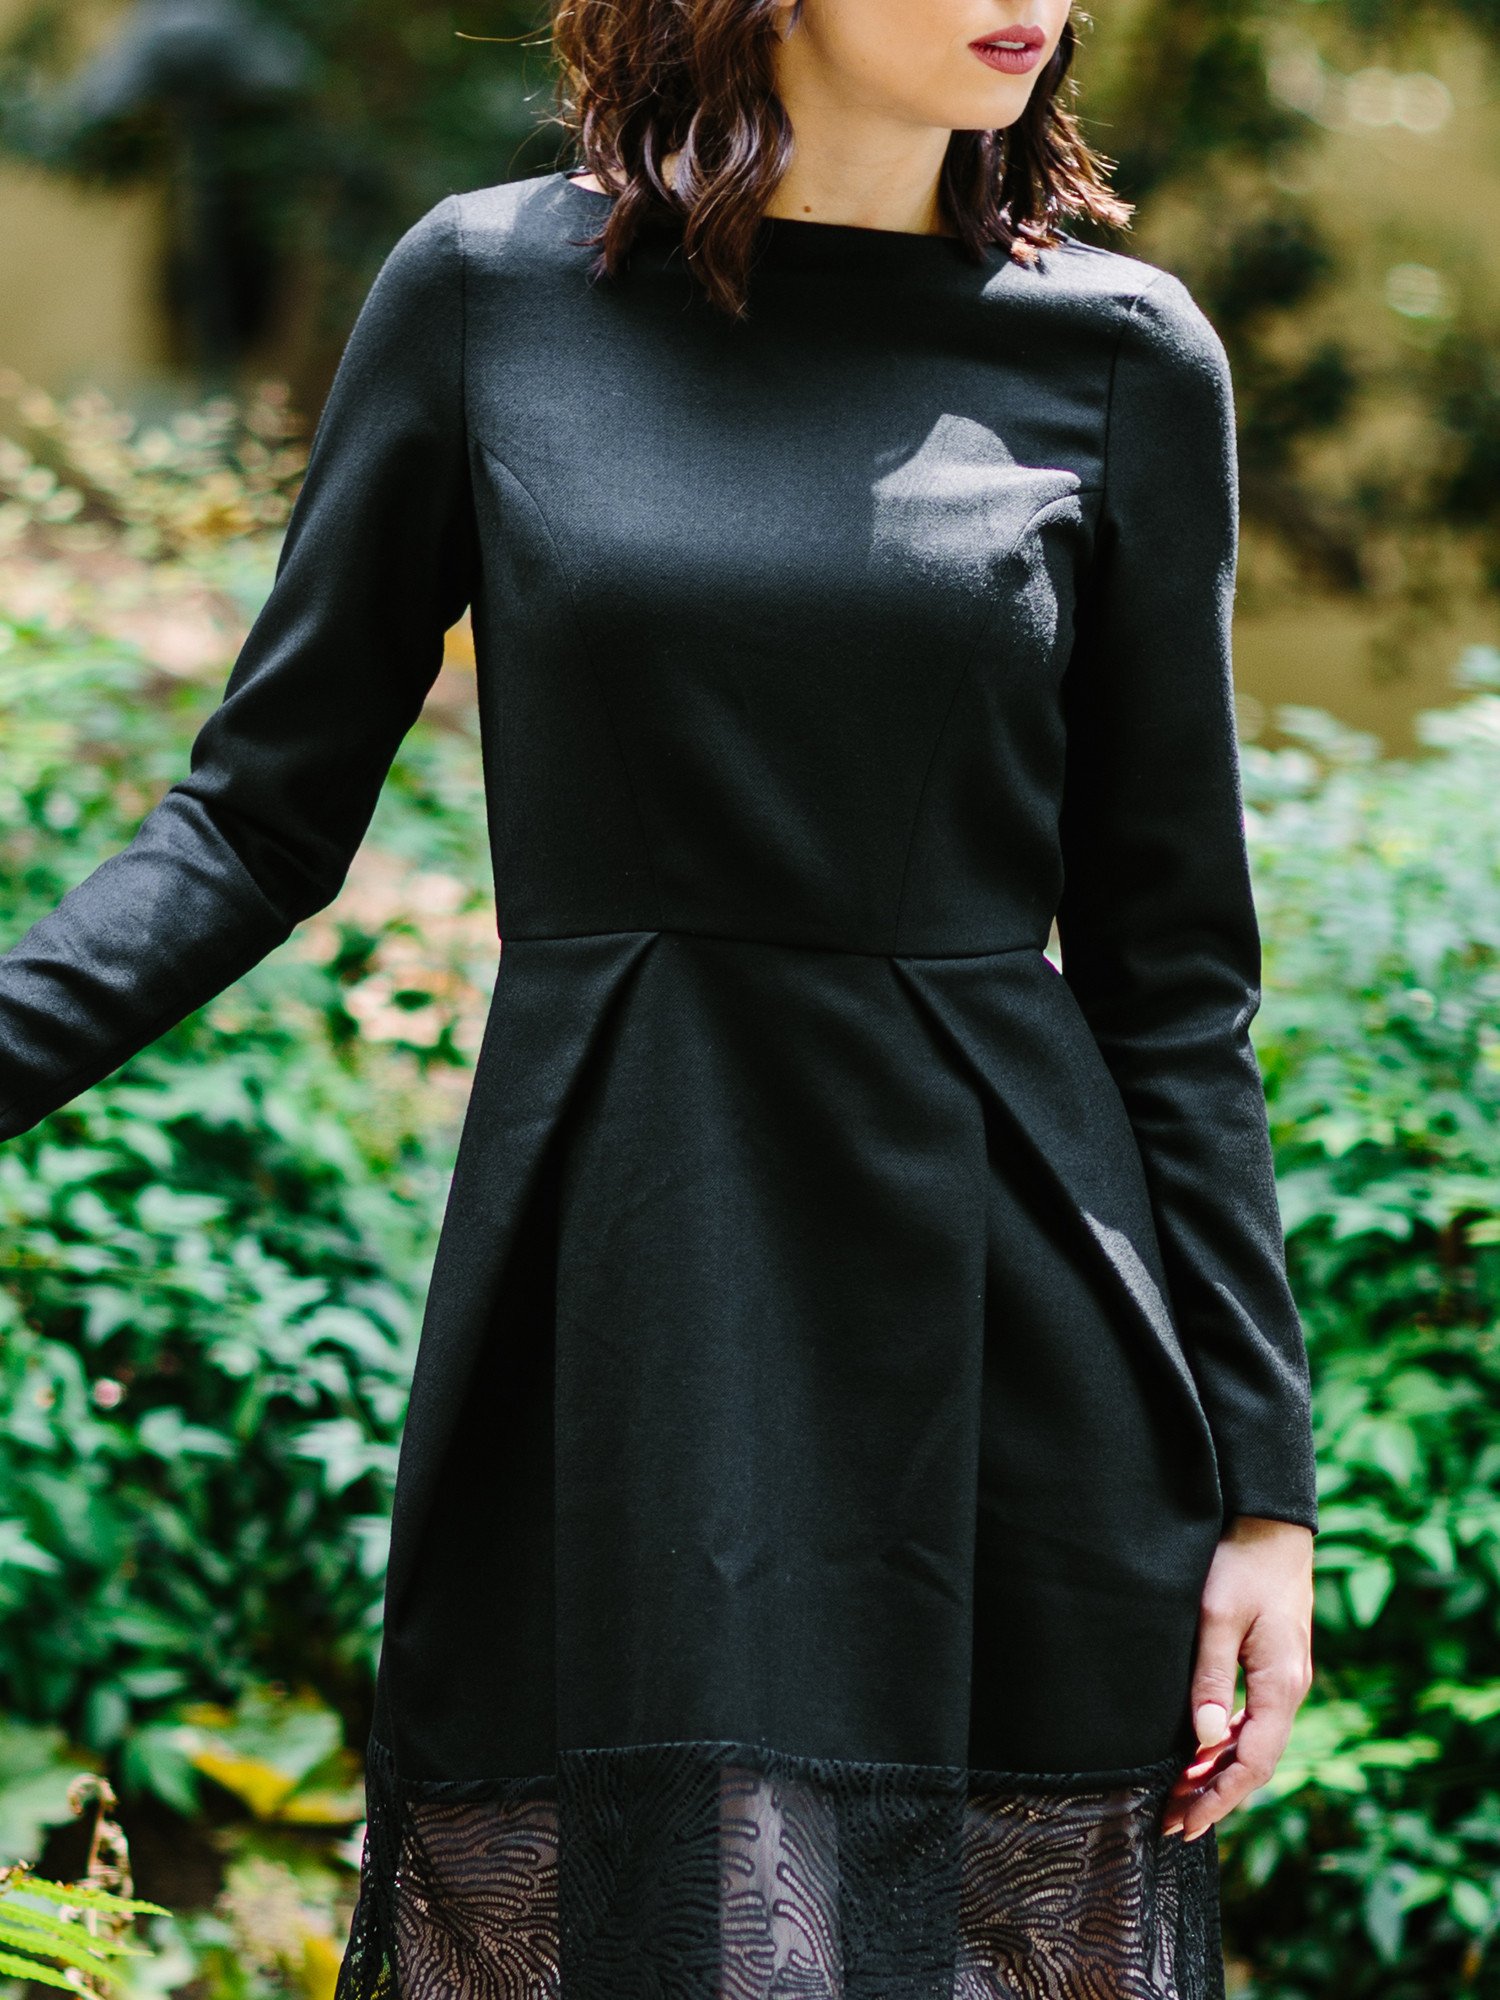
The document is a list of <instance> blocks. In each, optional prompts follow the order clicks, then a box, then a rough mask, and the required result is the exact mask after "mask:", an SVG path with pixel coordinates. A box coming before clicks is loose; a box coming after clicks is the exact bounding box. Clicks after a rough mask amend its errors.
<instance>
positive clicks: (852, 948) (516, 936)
mask: <svg viewBox="0 0 1500 2000" xmlns="http://www.w3.org/2000/svg"><path fill="white" fill-rule="evenodd" d="M612 937H618V938H630V937H682V938H701V939H703V941H704V942H705V943H707V944H738V945H750V946H756V947H760V948H763V949H765V950H767V951H802V952H816V953H823V954H825V955H827V956H830V957H840V958H882V959H895V958H903V959H905V958H911V959H945V958H1004V957H1008V956H1011V955H1013V954H1015V953H1017V952H1023V951H1031V952H1037V953H1040V954H1042V955H1045V952H1046V940H1045V939H1044V940H1042V941H1041V942H1040V943H1039V942H1038V941H1037V940H1036V939H1034V938H1026V939H1024V940H1023V941H1021V942H1020V943H1014V942H1013V943H1009V944H983V945H972V946H965V947H963V948H962V949H961V950H955V951H889V950H884V951H881V950H875V949H873V948H866V947H864V946H862V945H843V944H805V943H803V942H801V941H800V940H796V939H791V938H762V937H747V936H745V935H744V934H743V933H742V932H738V931H705V930H695V929H690V928H688V927H687V926H686V925H684V924H632V925H627V926H625V927H624V928H622V929H620V930H589V931H509V932H507V931H501V932H500V946H501V950H502V951H503V950H504V948H505V946H506V945H507V944H569V943H572V942H574V941H576V940H579V939H582V938H612Z"/></svg>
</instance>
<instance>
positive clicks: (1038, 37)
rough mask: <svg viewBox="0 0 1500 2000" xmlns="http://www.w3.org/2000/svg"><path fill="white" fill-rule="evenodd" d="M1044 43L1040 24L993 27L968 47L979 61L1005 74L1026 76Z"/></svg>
mask: <svg viewBox="0 0 1500 2000" xmlns="http://www.w3.org/2000/svg"><path fill="white" fill-rule="evenodd" d="M1046 46H1047V34H1046V30H1045V29H1044V28H997V29H996V30H995V32H994V33H993V34H992V35H984V36H982V37H981V38H980V40H978V41H977V42H970V44H969V47H970V48H971V49H972V50H973V51H974V53H975V55H976V56H978V58H979V60H980V61H981V62H982V63H987V64H988V65H989V67H990V68H991V69H998V70H1000V71H1001V72H1002V73H1003V74H1004V75H1006V76H1029V75H1030V73H1031V72H1032V70H1034V69H1035V68H1036V67H1037V66H1038V64H1039V63H1040V62H1041V60H1042V51H1043V50H1044V49H1045V48H1046Z"/></svg>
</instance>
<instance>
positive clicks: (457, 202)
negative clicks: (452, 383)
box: [448, 192, 469, 436]
mask: <svg viewBox="0 0 1500 2000" xmlns="http://www.w3.org/2000/svg"><path fill="white" fill-rule="evenodd" d="M448 200H449V202H450V203H451V205H452V215H453V240H454V246H455V248H456V249H457V252H458V416H459V422H460V423H461V424H462V426H463V430H464V434H465V436H467V435H468V431H469V260H468V253H467V249H466V246H465V242H464V208H463V201H462V199H461V198H460V196H459V195H458V194H457V193H456V192H455V193H452V194H450V195H449V196H448Z"/></svg>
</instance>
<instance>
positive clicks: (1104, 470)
mask: <svg viewBox="0 0 1500 2000" xmlns="http://www.w3.org/2000/svg"><path fill="white" fill-rule="evenodd" d="M1171 275H1172V274H1171V272H1170V271H1157V272H1155V273H1154V275H1153V276H1151V277H1149V278H1148V279H1147V280H1146V282H1145V284H1144V285H1142V286H1141V288H1140V290H1139V291H1138V292H1137V293H1136V295H1135V297H1134V298H1133V299H1132V300H1131V301H1130V304H1129V305H1128V306H1127V307H1126V308H1125V310H1124V312H1122V313H1121V315H1120V326H1119V331H1118V332H1117V333H1116V335H1115V344H1114V348H1113V350H1112V352H1111V354H1110V357H1109V387H1108V389H1107V390H1106V391H1105V399H1104V463H1103V466H1102V467H1101V468H1100V474H1099V514H1100V518H1101V519H1102V518H1103V517H1104V515H1105V514H1106V513H1107V512H1108V510H1109V475H1110V469H1111V466H1112V464H1113V460H1114V429H1115V382H1116V379H1117V377H1118V375H1119V372H1120V350H1121V348H1122V347H1123V346H1124V345H1125V335H1126V333H1127V332H1128V331H1129V330H1130V327H1131V326H1132V324H1133V323H1134V321H1135V315H1136V309H1137V307H1138V306H1139V305H1140V303H1141V301H1142V300H1143V299H1144V298H1145V296H1146V294H1147V293H1148V292H1150V291H1154V290H1155V288H1156V287H1157V286H1158V285H1159V284H1160V283H1161V282H1162V280H1163V279H1164V278H1169V277H1170V276H1171Z"/></svg>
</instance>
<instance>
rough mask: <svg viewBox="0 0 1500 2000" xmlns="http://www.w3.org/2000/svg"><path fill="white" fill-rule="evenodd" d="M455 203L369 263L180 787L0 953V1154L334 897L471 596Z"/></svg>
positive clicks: (442, 206) (472, 546)
mask: <svg viewBox="0 0 1500 2000" xmlns="http://www.w3.org/2000/svg"><path fill="white" fill-rule="evenodd" d="M459 226H460V223H459V215H458V203H457V200H456V198H454V197H453V196H449V197H448V198H447V199H446V200H445V201H443V202H440V203H439V204H438V205H437V206H436V207H435V208H433V209H432V210H430V211H429V212H428V214H427V215H425V216H424V217H423V218H422V219H421V220H420V221H419V222H417V223H416V224H415V225H414V226H413V227H412V228H411V229H410V230H408V231H407V233H406V234H405V235H404V236H403V237H402V238H401V240H400V242H399V243H397V244H396V246H395V248H394V249H393V250H392V251H391V253H390V255H389V256H388V257H387V259H386V261H385V263H384V265H383V267H382V268H381V271H380V273H379V275H378V276H377V278H376V280H375V282H374V285H373V286H372V288H371V290H370V293H369V295H368V297H367V299H366V301H365V304H364V306H363V308H362V310H361V312H360V315H359V318H358V320H357V321H356V324H355V327H354V330H353V332H352V333H351V335H350V337H349V341H348V344H347V346H346V348H345V351H344V354H343V357H342V359H341V361H340V365H339V369H338V372H337V374H336V376H335V379H334V382H333V385H332V388H331V390H330V392H329V396H328V399H327V402H326V404H325V406H324V409H323V413H322V416H321V418H320V419H319V422H318V426H317V429H316V432H315V434H314V438H313V443H312V449H311V452H310V456H309V462H308V467H307V473H306V477H305V480H304V483H303V487H302V490H301V492H300V494H299V496H298V499H297V503H296V506H295V507H294V508H293V510H292V514H291V518H290V521H289V522H288V526H287V532H286V537H285V540H284V542H283V545H282V549H281V552H280V557H279V560H278V564H277V570H276V578H275V582H274V584H273V587H272V590H271V592H270V594H269V596H268V598H267V600H266V602H265V604H264V605H263V606H262V608H261V611H260V614H259V616H258V617H257V619H256V621H255V623H254V625H253V626H252V628H251V630H250V632H249V634H248V636H247V638H246V640H245V643H244V645H243V647H242V648H241V650H240V653H239V655H238V657H237V659H236V661H235V664H234V668H233V671H232V672H231V674H230V676H229V679H228V683H227V685H226V688H225V692H224V696H223V699H222V701H221V703H220V705H219V706H218V707H217V709H216V710H215V711H214V712H213V714H212V715H210V716H209V718H208V719H207V721H206V722H205V723H204V725H203V727H202V728H201V730H200V731H199V732H198V735H197V737H196V738H195V740H194V743H193V746H192V750H191V753H190V759H189V772H188V775H186V776H185V777H183V778H182V779H181V780H180V781H179V782H178V783H176V784H174V785H173V786H172V787H171V789H170V790H169V791H168V792H167V793H166V794H165V796H164V797H163V798H162V799H161V801H160V802H159V803H158V804H157V805H156V806H155V807H154V808H153V810H152V811H151V812H150V813H149V814H148V815H147V817H146V818H145V819H144V820H143V822H142V824H141V826H140V828H139V830H138V831H137V833H136V834H135V837H134V838H133V839H132V840H131V842H130V843H129V845H128V846H127V847H125V848H124V849H122V850H121V851H120V852H119V853H117V854H113V855H111V856H110V857H109V858H108V859H107V860H105V861H104V862H102V863H101V864H100V865H99V866H98V867H97V868H95V869H94V871H93V872H92V873H91V874H90V875H89V876H88V877H87V878H86V879H85V880H84V881H82V882H80V883H79V884H78V885H77V886H76V887H75V888H73V889H72V890H70V891H69V892H68V894H67V895H66V896H65V897H63V899H62V901H61V902H60V903H59V904H58V905H57V907H56V908H55V909H54V910H52V911H51V912H49V913H48V914H47V915H46V916H44V917H43V918H41V919H40V920H39V921H38V922H37V923H35V924H33V925H32V926H31V928H30V929H29V930H28V931H27V932H26V933H25V935H24V936H22V937H21V938H20V940H19V941H18V942H17V943H15V944H14V945H13V946H12V948H11V949H10V950H9V951H8V952H7V953H6V954H5V956H4V957H3V958H0V1138H8V1137H12V1136H14V1135H15V1134H16V1133H18V1132H24V1131H26V1130H28V1129H29V1128H30V1127H31V1126H32V1125H34V1124H36V1123H37V1121H38V1120H39V1119H41V1118H42V1117H44V1116H45V1115H46V1114H47V1113H48V1112H50V1111H53V1110H55V1109H56V1108H57V1107H58V1106H59V1105H61V1104H64V1103H66V1102H67V1101H68V1100H69V1099H70V1098H72V1097H75V1096H76V1095H77V1094H78V1093H79V1092H80V1091H83V1090H85V1089H87V1088H88V1087H89V1086H90V1085H92V1084H94V1083H97V1082H98V1081H99V1080H100V1079H101V1078H102V1077H104V1076H107V1075H108V1074H109V1073H110V1072H111V1071H112V1070H114V1069H116V1068H117V1067H118V1066H119V1065H120V1064H121V1063H122V1062H124V1061H125V1060H126V1059H127V1058H128V1057H130V1056H131V1055H133V1054H135V1053H136V1052H137V1051H138V1050H140V1049H142V1048H144V1047H145V1046H146V1045H147V1044H148V1043H149V1042H151V1041H153V1040H155V1039H156V1038H157V1037H158V1036H159V1035H161V1034H163V1033H164V1032H165V1031H166V1030H167V1029H168V1028H170V1027H171V1026H173V1025H174V1024H175V1023H176V1022H177V1021H179V1020H181V1019H183V1018H184V1017H185V1016H186V1015H188V1014H190V1013H192V1012H193V1011H194V1010H195V1009H196V1008H198V1007H200V1006H202V1005H203V1004H204V1002H205V1001H207V1000H209V999H211V998H212V997H213V996H214V995H215V994H216V993H218V992H220V991H222V990H223V988H224V987H226V986H228V985H229V984H230V983H231V982H232V981H234V980H235V979H237V978H239V977H240V976H241V975H242V974H243V973H245V972H247V971H248V970H249V969H250V968H251V967H252V966H253V965H255V964H256V963H257V962H258V961H259V960H260V959H262V958H263V957H264V956H265V955H266V953H267V952H269V951H270V950H272V949H273V947H275V946H276V945H278V944H280V943H281V942H282V941H283V940H284V939H285V938H286V937H287V936H288V935H289V934H290V933H291V931H292V930H293V929H294V928H295V926H296V925H297V924H298V923H299V922H301V921H302V920H303V919H304V918H306V917H308V916H310V915H311V914H312V913H313V912H314V911H316V910H319V909H322V908H323V907H325V906H326V905H327V904H328V903H329V902H331V901H332V900H333V898H334V896H335V895H336V894H337V893H338V891H339V888H340V886H341V885H342V883H343V881H344V878H345V875H346V873H347V871H348V867H349V863H350V861H351V860H352V858H353V855H354V852H355V850H356V849H357V847H358V846H359V843H360V841H361V840H362V839H363V837H364V835H365V832H366V830H367V828H368V826H369V822H370V819H371V816H372V814H373V812H374V809H375V803H376V800H377V798H378V796H379V792H380V788H381V785H382V783H383V782H384V779H385V776H386V773H387V771H388V770H389V768H390V765H391V762H392V760H393V758H394V756H395V754H396V751H397V749H398V748H399V746H400V743H401V740H402V738H403V736H404V735H405V734H406V732H407V730H408V729H409V728H410V727H411V724H412V723H413V722H414V721H415V719H416V717H417V715H418V713H419V712H420V710H421V707H422V703H423V701H424V700H425V698H426V695H427V692H428V689H429V688H430V687H431V685H432V683H433V681H434V680H435V679H436V677H437V674H438V671H439V668H440V667H441V665H442V657H443V636H444V633H445V632H446V630H447V628H448V627H449V626H450V625H452V624H453V623H454V621H455V620H456V619H458V618H459V617H460V616H461V615H462V613H463V610H464V608H465V606H466V604H467V603H468V602H469V599H470V595H471V589H472V583H473V577H474V571H475V567H476V563H477V555H476V547H477V537H476V534H475V529H474V518H473V504H472V498H471V494H470V486H469V459H468V452H467V445H466V434H465V422H464V407H463V358H464V357H463V276H462V244H461V241H460V239H459V235H458V230H459Z"/></svg>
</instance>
